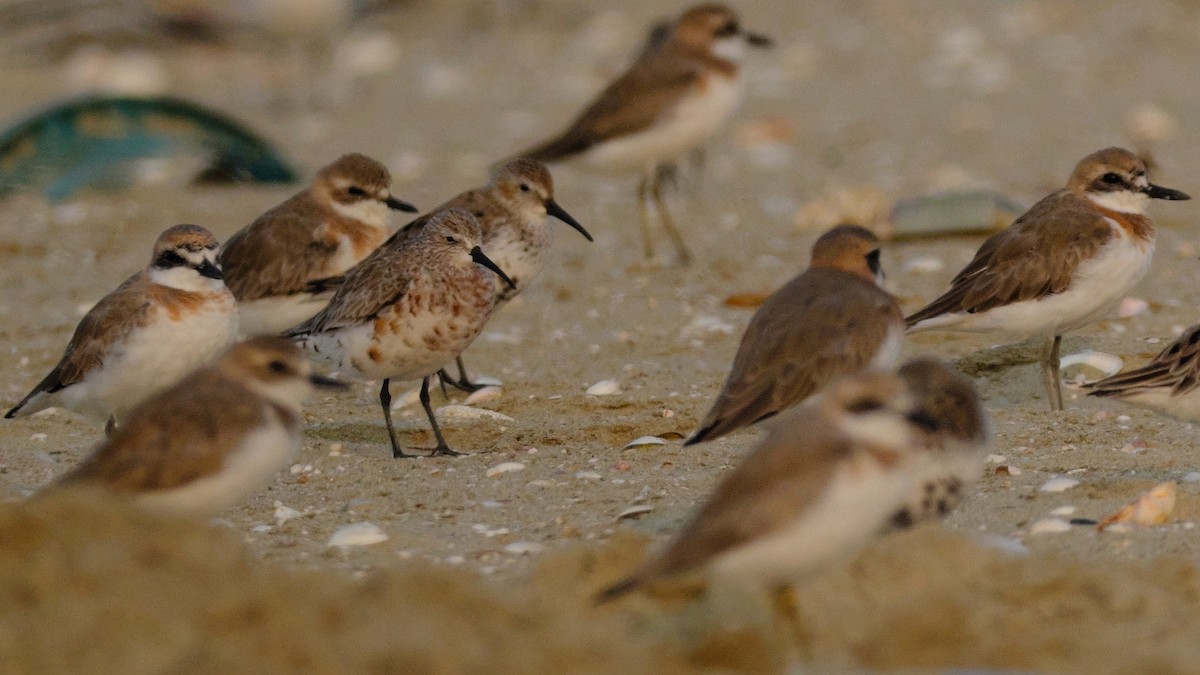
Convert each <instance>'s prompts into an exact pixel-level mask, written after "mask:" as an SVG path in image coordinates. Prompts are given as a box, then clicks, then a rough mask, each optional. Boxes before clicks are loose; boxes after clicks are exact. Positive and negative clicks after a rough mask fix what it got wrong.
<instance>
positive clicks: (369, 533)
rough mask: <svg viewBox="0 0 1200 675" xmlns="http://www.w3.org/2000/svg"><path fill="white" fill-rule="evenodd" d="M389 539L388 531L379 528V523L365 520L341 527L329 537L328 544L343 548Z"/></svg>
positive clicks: (367, 544) (368, 544)
mask: <svg viewBox="0 0 1200 675" xmlns="http://www.w3.org/2000/svg"><path fill="white" fill-rule="evenodd" d="M387 540H388V535H387V533H386V532H384V531H383V530H381V529H379V526H378V525H375V524H374V523H369V522H366V521H363V522H360V523H351V524H349V525H343V526H342V527H339V528H338V529H337V530H336V531H335V532H334V533H333V535H332V536H330V537H329V543H328V544H326V546H339V547H343V548H344V547H347V546H370V545H371V544H378V543H379V542H381V541H387Z"/></svg>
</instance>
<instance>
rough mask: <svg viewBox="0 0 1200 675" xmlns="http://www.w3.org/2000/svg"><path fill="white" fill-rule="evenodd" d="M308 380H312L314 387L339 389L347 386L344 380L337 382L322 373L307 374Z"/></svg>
mask: <svg viewBox="0 0 1200 675" xmlns="http://www.w3.org/2000/svg"><path fill="white" fill-rule="evenodd" d="M308 381H309V382H312V383H313V386H314V387H319V388H321V389H339V390H340V389H346V388H347V387H346V383H345V382H338V381H337V380H335V379H333V378H332V377H325V376H324V375H316V374H313V375H309V376H308Z"/></svg>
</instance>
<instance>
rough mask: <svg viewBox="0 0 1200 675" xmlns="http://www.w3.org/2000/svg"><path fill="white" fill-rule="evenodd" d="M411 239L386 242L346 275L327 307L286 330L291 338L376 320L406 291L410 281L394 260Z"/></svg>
mask: <svg viewBox="0 0 1200 675" xmlns="http://www.w3.org/2000/svg"><path fill="white" fill-rule="evenodd" d="M411 240H412V237H411V236H410V237H407V238H404V239H402V240H397V238H396V237H393V238H392V239H389V240H388V241H387V242H385V243H384V244H383V245H382V246H380V247H379V248H377V249H375V250H374V251H372V252H371V253H370V255H368V256H367V257H366V258H364V259H363V261H362V262H360V263H359V264H357V265H355V266H354V267H353V268H351V269H350V271H349V272H346V274H345V277H344V278H343V280H342V284H341V286H340V287H338V289H337V291H336V292H335V293H334V294H333V297H332V298H331V299H330V300H329V304H328V305H326V306H325V308H324V309H322V310H321V311H320V312H318V313H317V315H316V316H314V317H313V318H311V319H309V320H308V321H305V322H304V323H302V324H300V325H299V326H296V327H295V328H292V329H291V330H289V331H287V332H286V333H285V335H289V336H292V337H296V336H300V335H311V334H313V333H323V332H325V331H330V330H337V329H338V328H345V327H346V326H354V325H358V324H360V323H363V322H364V321H367V320H369V319H371V318H373V317H375V316H376V315H377V314H378V313H379V311H380V310H382V309H384V308H385V307H389V306H391V305H392V304H394V303H395V302H396V300H398V299H399V298H400V297H401V296H403V295H404V294H405V293H407V292H408V289H409V287H410V286H411V284H412V279H410V278H408V277H406V276H404V275H403V274H401V273H400V271H401V270H402V269H403V265H398V264H397V257H398V256H403V253H402V252H401V249H404V248H406V247H408V246H409V245H411Z"/></svg>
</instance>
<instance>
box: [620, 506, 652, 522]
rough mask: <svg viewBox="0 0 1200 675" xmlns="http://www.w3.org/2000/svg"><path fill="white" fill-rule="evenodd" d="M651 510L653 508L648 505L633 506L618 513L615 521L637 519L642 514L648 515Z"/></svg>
mask: <svg viewBox="0 0 1200 675" xmlns="http://www.w3.org/2000/svg"><path fill="white" fill-rule="evenodd" d="M653 510H654V507H653V506H650V505H649V504H635V505H633V506H630V507H629V508H627V509H625V510H624V511H622V512H620V513H618V514H617V520H624V519H625V518H637V517H638V516H640V515H642V514H643V513H650V512H651V511H653Z"/></svg>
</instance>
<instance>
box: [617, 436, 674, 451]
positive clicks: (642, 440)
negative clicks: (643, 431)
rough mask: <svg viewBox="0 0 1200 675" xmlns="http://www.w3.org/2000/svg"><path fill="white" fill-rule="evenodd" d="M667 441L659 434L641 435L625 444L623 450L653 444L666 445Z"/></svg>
mask: <svg viewBox="0 0 1200 675" xmlns="http://www.w3.org/2000/svg"><path fill="white" fill-rule="evenodd" d="M666 444H667V442H666V441H664V440H663V439H661V438H659V437H658V436H640V437H638V438H635V439H633V440H632V441H629V442H628V443H626V444H625V447H624V448H622V449H623V450H628V449H630V448H644V447H647V446H651V445H666Z"/></svg>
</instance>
